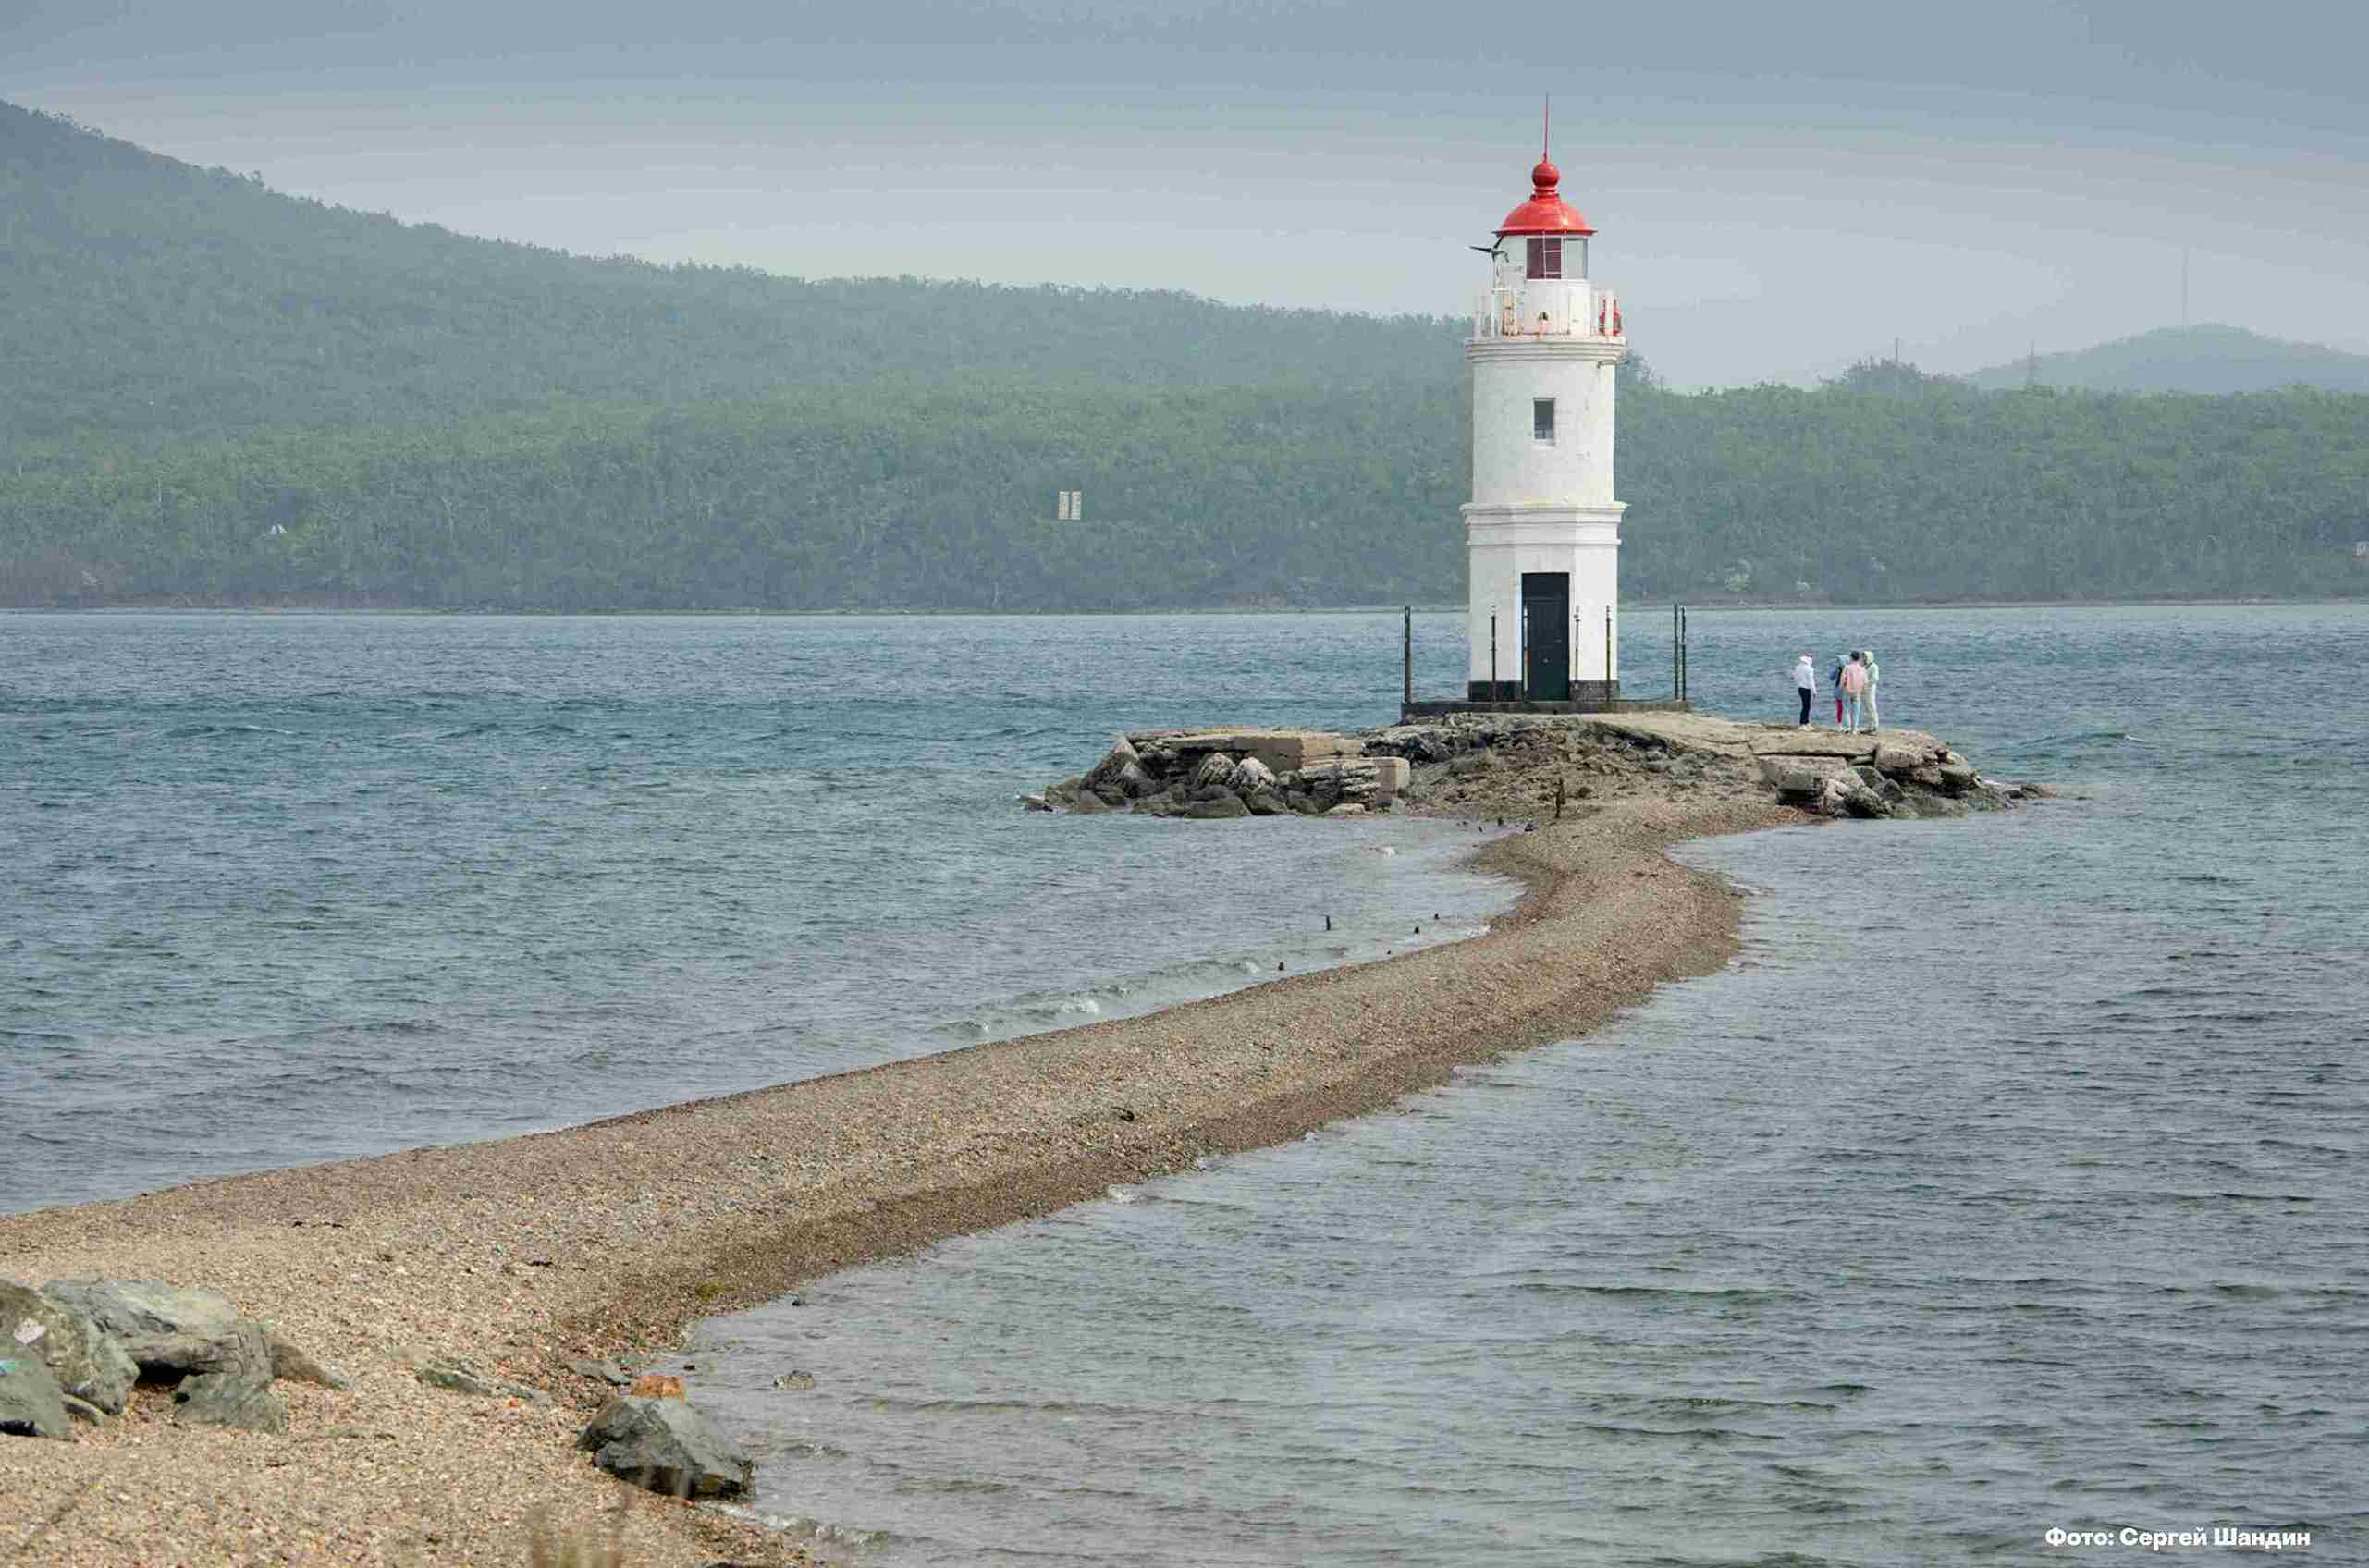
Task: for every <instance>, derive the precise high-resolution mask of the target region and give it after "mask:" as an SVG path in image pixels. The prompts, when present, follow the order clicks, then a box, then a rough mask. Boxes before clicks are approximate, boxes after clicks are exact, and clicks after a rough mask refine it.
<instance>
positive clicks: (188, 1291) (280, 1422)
mask: <svg viewBox="0 0 2369 1568" xmlns="http://www.w3.org/2000/svg"><path fill="white" fill-rule="evenodd" d="M0 1353H5V1354H0V1433H8V1434H13V1435H16V1436H20V1437H41V1438H63V1437H65V1436H67V1435H68V1430H69V1428H68V1421H69V1420H70V1419H73V1418H80V1419H82V1420H86V1421H97V1420H102V1419H104V1417H106V1416H109V1415H120V1414H121V1413H122V1411H123V1407H124V1402H125V1401H126V1400H127V1399H128V1398H129V1396H130V1393H131V1390H132V1388H133V1386H134V1385H135V1384H138V1383H141V1382H148V1383H170V1384H171V1385H172V1387H173V1406H174V1412H173V1413H174V1415H175V1418H176V1419H178V1420H180V1421H182V1422H185V1423H187V1424H189V1425H190V1426H202V1427H239V1428H241V1429H244V1430H247V1431H252V1432H285V1431H287V1430H288V1406H287V1404H286V1403H285V1402H284V1401H282V1400H281V1398H280V1397H279V1396H278V1395H277V1394H276V1393H274V1392H272V1389H271V1385H272V1383H273V1381H274V1380H275V1379H276V1378H293V1379H301V1380H304V1381H309V1382H317V1383H322V1384H325V1385H326V1386H327V1387H330V1388H343V1387H345V1386H346V1382H345V1379H344V1378H342V1377H339V1376H338V1374H337V1373H335V1372H332V1371H330V1370H329V1369H328V1368H326V1367H325V1366H321V1364H320V1363H318V1362H316V1361H314V1360H313V1358H312V1357H311V1356H309V1355H307V1354H304V1352H302V1351H301V1350H300V1349H298V1348H297V1347H296V1346H294V1345H292V1344H289V1343H288V1341H285V1340H282V1339H281V1338H279V1337H278V1336H277V1335H276V1334H274V1333H273V1332H272V1331H271V1329H268V1328H266V1327H265V1326H264V1325H263V1324H261V1323H258V1322H256V1321H255V1320H254V1319H253V1318H251V1317H239V1312H238V1309H237V1308H236V1307H234V1306H232V1305H230V1302H229V1299H228V1298H227V1297H226V1296H224V1295H222V1294H220V1293H219V1292H215V1291H209V1290H205V1289H203V1288H201V1287H193V1286H185V1285H170V1284H166V1283H164V1282H162V1281H160V1280H100V1279H85V1280H51V1281H50V1282H49V1283H48V1284H46V1285H43V1287H42V1288H41V1289H40V1290H37V1291H36V1290H33V1289H31V1288H30V1287H28V1286H24V1285H18V1284H12V1283H9V1282H7V1281H6V1280H0Z"/></svg>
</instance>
